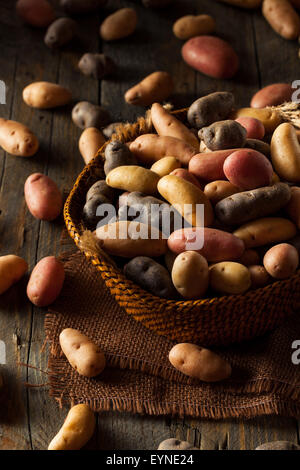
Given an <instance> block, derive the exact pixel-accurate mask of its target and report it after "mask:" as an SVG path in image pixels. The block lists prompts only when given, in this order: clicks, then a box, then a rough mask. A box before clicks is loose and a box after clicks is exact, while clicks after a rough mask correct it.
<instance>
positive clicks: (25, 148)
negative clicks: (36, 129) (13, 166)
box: [0, 118, 39, 157]
mask: <svg viewBox="0 0 300 470" xmlns="http://www.w3.org/2000/svg"><path fill="white" fill-rule="evenodd" d="M0 145H1V147H2V148H3V150H5V152H7V153H10V154H11V155H16V156H17V157H31V156H32V155H34V154H35V153H36V152H37V151H38V148H39V142H38V140H37V138H36V136H35V135H34V134H33V132H31V130H30V129H28V127H26V126H24V125H23V124H21V123H20V122H16V121H10V120H7V119H3V118H0Z"/></svg>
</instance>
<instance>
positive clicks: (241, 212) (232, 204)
mask: <svg viewBox="0 0 300 470" xmlns="http://www.w3.org/2000/svg"><path fill="white" fill-rule="evenodd" d="M299 191H300V190H299ZM290 197H291V190H290V188H289V186H288V185H287V184H285V183H277V184H274V185H273V186H265V187H263V188H258V189H253V190H252V191H244V192H241V193H238V194H233V195H231V196H229V197H227V198H225V199H223V200H222V201H220V202H218V204H217V205H216V206H215V214H216V216H217V218H218V219H219V220H220V221H221V222H222V223H223V224H225V225H241V224H243V223H245V222H248V221H249V220H255V219H258V218H260V217H266V216H267V215H271V214H275V213H276V212H277V211H279V210H280V209H281V208H282V207H284V206H285V205H286V204H287V203H288V201H289V200H290Z"/></svg>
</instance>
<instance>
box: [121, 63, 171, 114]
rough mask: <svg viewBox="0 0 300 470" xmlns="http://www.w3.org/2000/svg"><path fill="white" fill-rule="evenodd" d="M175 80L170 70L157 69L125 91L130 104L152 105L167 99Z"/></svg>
mask: <svg viewBox="0 0 300 470" xmlns="http://www.w3.org/2000/svg"><path fill="white" fill-rule="evenodd" d="M173 88H174V82H173V79H172V77H171V75H170V74H169V73H168V72H162V71H157V72H153V73H151V74H150V75H147V77H145V78H144V79H143V80H142V81H141V82H139V83H138V84H137V85H135V86H133V87H132V88H130V89H129V90H127V91H126V93H125V96H124V98H125V101H126V102H127V103H128V104H134V105H139V106H150V105H151V104H152V103H155V102H162V101H164V100H166V99H167V98H168V97H169V96H170V95H171V93H172V91H173Z"/></svg>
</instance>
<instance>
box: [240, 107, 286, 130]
mask: <svg viewBox="0 0 300 470" xmlns="http://www.w3.org/2000/svg"><path fill="white" fill-rule="evenodd" d="M240 117H252V118H255V119H258V120H259V121H261V122H262V123H263V125H264V127H265V130H266V133H271V132H273V131H274V130H275V129H276V127H277V126H279V124H280V123H281V117H280V114H279V113H278V111H276V110H275V109H270V108H241V109H238V110H237V111H235V112H234V113H233V116H232V119H237V118H240Z"/></svg>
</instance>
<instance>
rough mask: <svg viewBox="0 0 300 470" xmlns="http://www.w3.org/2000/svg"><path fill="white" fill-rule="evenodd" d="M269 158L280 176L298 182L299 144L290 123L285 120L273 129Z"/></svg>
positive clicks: (299, 178) (299, 176)
mask: <svg viewBox="0 0 300 470" xmlns="http://www.w3.org/2000/svg"><path fill="white" fill-rule="evenodd" d="M271 158H272V164H273V166H274V170H275V171H276V173H277V174H278V175H279V177H280V178H282V179H284V180H287V181H291V182H294V183H299V182H300V144H299V142H298V139H297V134H296V130H295V128H294V126H293V125H292V124H290V123H288V122H285V123H283V124H280V126H278V127H277V129H276V130H275V131H274V134H273V136H272V140H271Z"/></svg>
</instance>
